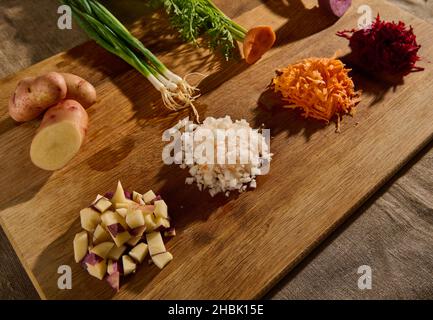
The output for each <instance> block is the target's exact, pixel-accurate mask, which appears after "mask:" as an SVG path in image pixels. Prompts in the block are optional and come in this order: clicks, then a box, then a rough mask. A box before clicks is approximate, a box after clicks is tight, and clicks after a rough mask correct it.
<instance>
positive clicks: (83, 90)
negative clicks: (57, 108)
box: [61, 73, 96, 108]
mask: <svg viewBox="0 0 433 320" xmlns="http://www.w3.org/2000/svg"><path fill="white" fill-rule="evenodd" d="M61 75H62V76H63V78H64V79H65V82H66V86H67V88H68V91H67V94H66V99H72V100H76V101H78V102H79V103H80V104H81V105H82V106H83V107H84V108H89V107H90V106H92V105H93V104H94V103H95V102H96V90H95V87H94V86H93V85H92V84H91V83H90V82H88V81H86V80H84V79H83V78H81V77H79V76H77V75H75V74H71V73H61Z"/></svg>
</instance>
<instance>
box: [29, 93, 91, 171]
mask: <svg viewBox="0 0 433 320" xmlns="http://www.w3.org/2000/svg"><path fill="white" fill-rule="evenodd" d="M87 126H88V115H87V112H86V110H84V108H83V107H82V106H81V104H79V103H78V102H76V101H74V100H64V101H62V102H60V103H59V104H58V105H56V106H55V107H52V108H51V109H49V110H48V111H47V113H46V114H45V116H44V118H43V120H42V123H41V125H40V127H39V130H38V133H37V134H36V136H35V137H34V139H33V141H32V145H31V148H30V158H31V160H32V162H33V163H34V164H35V165H36V166H37V167H39V168H41V169H44V170H58V169H61V168H63V167H64V166H65V165H66V164H67V163H68V162H69V161H70V160H71V159H72V158H73V157H74V156H75V155H76V154H77V153H78V151H79V150H80V148H81V145H82V144H83V142H84V137H85V136H86V132H87Z"/></svg>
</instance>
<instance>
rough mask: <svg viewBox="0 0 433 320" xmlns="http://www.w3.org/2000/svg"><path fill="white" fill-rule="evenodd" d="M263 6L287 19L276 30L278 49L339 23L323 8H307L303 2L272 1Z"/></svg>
mask: <svg viewBox="0 0 433 320" xmlns="http://www.w3.org/2000/svg"><path fill="white" fill-rule="evenodd" d="M263 4H264V5H265V6H266V7H267V8H268V9H270V10H271V11H272V12H274V13H275V14H278V15H280V16H282V17H285V18H287V23H286V24H284V25H283V26H281V27H280V28H279V29H277V30H275V34H276V36H277V41H276V43H275V46H276V47H281V46H284V45H287V44H289V43H291V42H295V41H298V40H301V39H304V38H307V37H309V36H311V35H313V34H315V33H318V32H320V31H322V30H324V29H326V28H328V27H330V26H332V25H333V24H334V23H335V22H337V21H338V18H337V17H335V16H333V15H332V14H330V13H328V12H327V11H325V10H324V9H323V8H319V7H317V6H316V7H313V8H311V9H308V8H306V7H305V6H304V4H303V2H302V1H301V0H270V1H263ZM311 21H314V23H311Z"/></svg>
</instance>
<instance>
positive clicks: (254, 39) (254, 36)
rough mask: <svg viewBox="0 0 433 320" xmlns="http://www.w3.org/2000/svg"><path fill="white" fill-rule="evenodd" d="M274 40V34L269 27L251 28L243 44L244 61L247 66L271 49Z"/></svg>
mask: <svg viewBox="0 0 433 320" xmlns="http://www.w3.org/2000/svg"><path fill="white" fill-rule="evenodd" d="M275 40H276V36H275V33H274V31H273V30H272V28H271V27H270V26H257V27H254V28H251V29H250V30H249V31H248V33H247V35H246V36H245V39H244V42H243V51H244V56H245V61H246V62H247V63H248V64H253V63H255V62H256V61H258V60H259V59H260V58H261V57H262V56H263V54H265V53H266V51H268V50H269V49H271V48H272V46H273V45H274V43H275Z"/></svg>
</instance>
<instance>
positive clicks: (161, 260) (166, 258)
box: [152, 252, 173, 269]
mask: <svg viewBox="0 0 433 320" xmlns="http://www.w3.org/2000/svg"><path fill="white" fill-rule="evenodd" d="M171 260H173V256H172V255H171V253H170V252H163V253H160V254H157V255H155V256H152V261H153V263H154V264H155V265H156V266H157V267H158V268H160V269H162V268H164V267H165V266H166V265H167V264H168V263H169V262H170V261H171Z"/></svg>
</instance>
